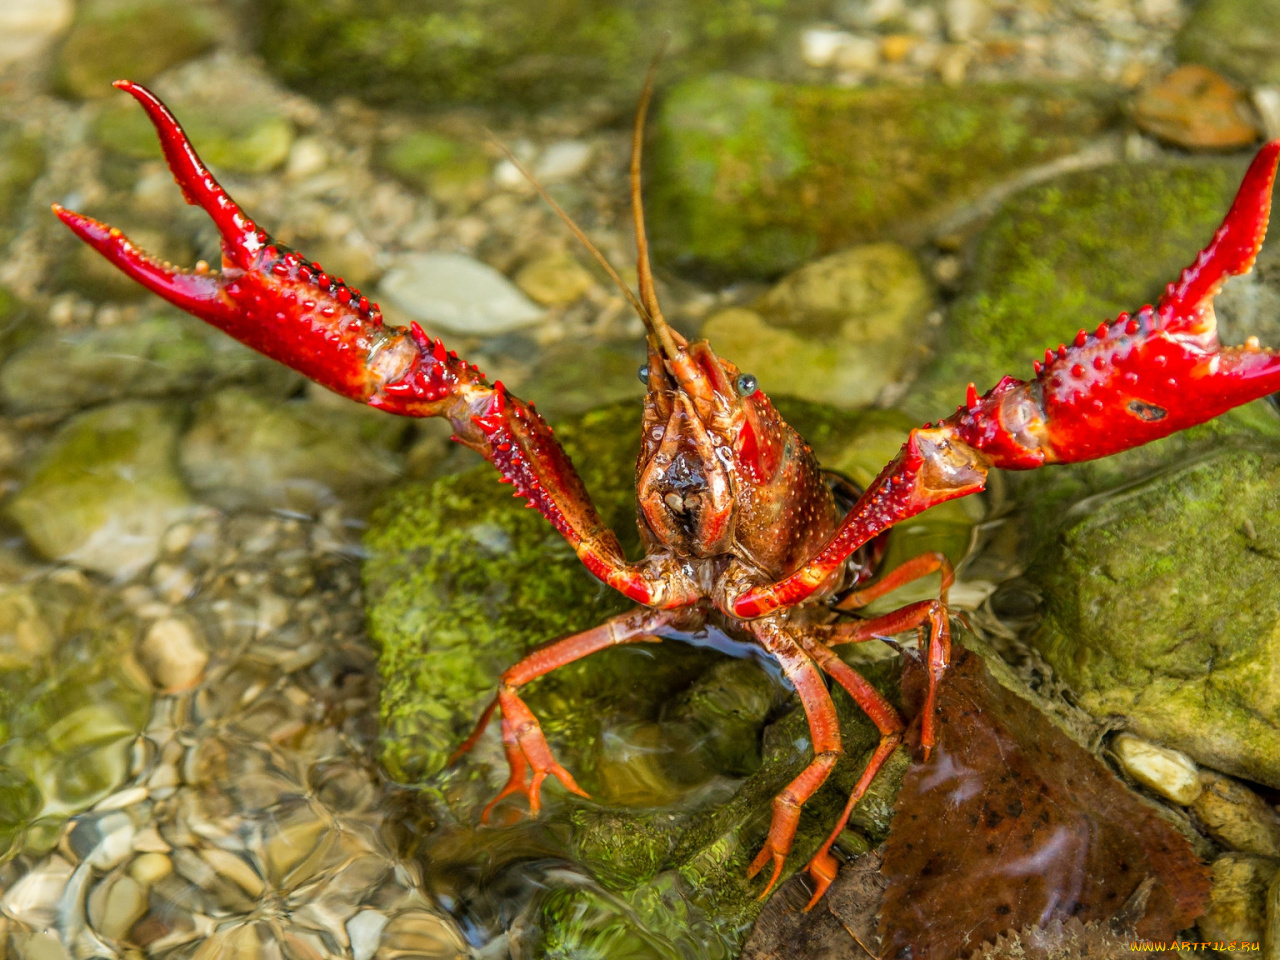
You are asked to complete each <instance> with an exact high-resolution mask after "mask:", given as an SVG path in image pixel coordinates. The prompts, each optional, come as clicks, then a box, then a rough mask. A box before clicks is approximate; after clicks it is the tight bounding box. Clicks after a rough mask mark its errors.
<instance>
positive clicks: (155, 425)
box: [8, 401, 191, 579]
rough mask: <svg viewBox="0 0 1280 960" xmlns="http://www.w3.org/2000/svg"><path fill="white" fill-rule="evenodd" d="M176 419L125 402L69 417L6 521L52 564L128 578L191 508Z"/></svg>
mask: <svg viewBox="0 0 1280 960" xmlns="http://www.w3.org/2000/svg"><path fill="white" fill-rule="evenodd" d="M176 414H177V411H175V410H173V409H172V408H171V407H164V406H160V405H158V404H151V403H143V402H140V401H124V402H122V403H116V404H112V405H110V406H106V407H99V408H97V409H94V410H90V411H88V412H85V413H82V414H78V415H77V416H75V417H73V418H71V419H70V420H68V421H67V422H66V423H64V424H63V425H62V426H61V427H60V428H59V429H58V430H57V432H56V433H55V434H54V435H53V438H52V439H51V440H50V441H49V444H48V446H46V447H45V449H44V451H43V453H42V454H41V455H40V457H39V459H38V460H37V462H36V463H35V465H34V469H33V470H32V473H31V474H30V476H29V477H28V478H27V480H26V482H25V483H24V484H23V486H22V489H21V490H20V491H19V492H18V494H17V496H16V497H14V498H13V500H12V501H11V502H10V504H9V507H8V513H9V516H10V517H11V518H12V519H13V520H14V521H16V522H17V524H18V525H19V526H20V527H21V528H22V531H23V533H25V534H26V536H27V538H28V539H29V540H30V542H31V544H32V546H34V547H35V548H36V550H38V551H39V552H40V553H41V554H42V555H43V556H45V557H47V558H48V559H50V560H61V561H65V562H69V563H73V564H76V565H77V566H82V567H85V568H86V569H89V570H93V571H95V572H98V573H102V574H104V575H106V576H109V577H117V578H120V579H127V578H128V577H131V576H132V575H133V574H134V573H136V572H137V571H138V570H140V569H141V568H143V567H145V566H146V565H148V564H149V563H151V561H152V560H154V559H155V557H156V554H157V553H158V551H159V548H160V538H161V537H162V536H164V532H165V530H167V529H168V528H169V526H170V525H171V524H173V523H175V522H176V521H178V520H179V519H181V518H182V517H183V516H184V515H185V514H186V513H187V511H188V510H189V509H190V507H191V500H190V497H189V496H188V494H187V492H186V490H185V488H184V487H183V485H182V480H181V479H180V477H179V476H178V473H177V470H176V469H175V464H174V459H175V458H174V454H175V450H176V441H177V422H176V420H177V416H176Z"/></svg>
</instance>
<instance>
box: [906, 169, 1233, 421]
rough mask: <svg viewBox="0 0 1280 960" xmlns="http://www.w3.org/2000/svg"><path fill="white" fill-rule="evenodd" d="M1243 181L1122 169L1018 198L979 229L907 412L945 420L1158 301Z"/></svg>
mask: <svg viewBox="0 0 1280 960" xmlns="http://www.w3.org/2000/svg"><path fill="white" fill-rule="evenodd" d="M1243 172H1244V166H1243V164H1240V163H1237V162H1226V161H1220V162H1213V163H1198V164H1169V165H1163V164H1161V165H1150V166H1131V165H1118V166H1114V167H1107V168H1104V169H1100V170H1092V171H1086V172H1081V173H1075V174H1071V175H1069V176H1065V177H1061V178H1059V179H1056V180H1054V181H1052V182H1050V183H1046V184H1042V185H1040V186H1036V187H1032V188H1031V189H1029V190H1026V191H1023V192H1022V193H1019V194H1018V195H1016V196H1015V197H1013V198H1012V199H1011V200H1009V201H1008V203H1006V204H1005V206H1004V208H1003V209H1002V210H1001V211H1000V213H999V214H998V215H997V216H996V217H995V218H994V219H993V220H992V222H991V223H990V224H989V225H988V226H987V227H986V229H985V230H984V232H983V234H982V236H981V237H980V239H979V241H978V248H977V253H976V257H975V264H974V268H973V271H972V274H971V276H970V278H969V280H968V282H967V284H966V289H965V291H964V292H963V294H962V295H961V297H960V298H959V300H958V301H957V302H956V303H955V304H954V305H953V306H952V308H951V312H950V316H949V317H948V319H947V324H946V326H945V328H944V333H943V335H942V336H941V337H940V338H939V342H938V346H937V355H936V357H935V359H934V360H933V361H932V362H931V363H930V365H929V366H928V367H927V368H926V370H925V371H924V373H923V374H922V376H921V378H920V380H919V381H918V383H917V384H916V385H915V387H914V388H913V389H912V391H911V393H910V394H909V395H908V397H907V399H906V400H905V401H904V406H905V408H906V409H907V410H908V411H909V412H910V413H911V414H912V415H913V416H917V417H919V418H921V419H923V420H935V419H938V418H939V417H944V416H947V415H948V414H950V413H952V412H953V411H954V410H955V408H956V404H958V403H959V402H960V401H961V400H962V399H963V398H964V391H965V385H966V384H967V383H968V382H969V381H973V382H974V383H976V385H977V387H978V390H979V391H980V392H985V391H986V390H988V389H990V388H991V387H993V386H994V385H995V384H996V382H997V381H998V380H999V379H1000V378H1001V377H1002V376H1005V375H1006V374H1007V375H1011V376H1015V377H1020V378H1024V379H1025V378H1029V377H1030V376H1032V369H1031V363H1032V361H1033V360H1037V359H1043V357H1044V351H1045V349H1046V348H1051V347H1057V346H1058V344H1060V343H1063V342H1066V341H1070V340H1071V338H1072V337H1074V336H1075V334H1076V331H1077V330H1080V329H1081V328H1082V327H1083V328H1086V329H1089V330H1093V329H1095V328H1096V327H1097V326H1098V323H1099V322H1101V321H1103V320H1111V319H1113V318H1114V317H1115V316H1116V315H1117V314H1118V313H1120V311H1122V310H1130V311H1132V310H1135V309H1137V308H1138V307H1141V306H1142V305H1143V303H1150V302H1154V301H1155V300H1156V299H1157V298H1158V297H1159V296H1160V294H1161V293H1162V292H1163V290H1164V286H1165V284H1167V283H1169V282H1171V281H1172V280H1174V279H1175V278H1176V277H1177V276H1178V273H1179V271H1180V270H1181V269H1182V268H1183V267H1185V266H1186V265H1187V264H1189V263H1190V262H1191V261H1192V260H1193V259H1194V258H1195V255H1196V252H1197V251H1198V250H1199V249H1200V248H1201V247H1203V246H1204V245H1205V244H1206V243H1208V242H1209V240H1210V239H1211V238H1212V237H1213V231H1214V230H1215V229H1216V228H1217V226H1218V223H1219V222H1220V221H1221V219H1222V217H1223V215H1224V214H1225V213H1226V211H1227V208H1228V207H1229V206H1230V204H1231V199H1232V197H1233V196H1234V195H1235V191H1236V188H1237V187H1238V186H1239V183H1240V177H1241V175H1242V174H1243Z"/></svg>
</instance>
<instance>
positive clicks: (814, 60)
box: [800, 27, 854, 67]
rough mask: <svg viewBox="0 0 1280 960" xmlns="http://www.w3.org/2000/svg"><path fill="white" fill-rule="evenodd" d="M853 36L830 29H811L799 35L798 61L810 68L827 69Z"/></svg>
mask: <svg viewBox="0 0 1280 960" xmlns="http://www.w3.org/2000/svg"><path fill="white" fill-rule="evenodd" d="M853 39H854V35H853V34H852V33H849V32H848V31H847V30H835V29H832V28H831V27H811V28H809V29H808V30H805V31H804V32H802V33H801V34H800V59H801V60H803V61H804V62H805V63H806V64H808V65H809V66H811V67H829V66H831V64H832V63H834V62H835V59H836V53H837V52H838V51H839V50H840V48H841V47H843V46H844V45H845V44H846V43H848V42H849V41H850V40H853Z"/></svg>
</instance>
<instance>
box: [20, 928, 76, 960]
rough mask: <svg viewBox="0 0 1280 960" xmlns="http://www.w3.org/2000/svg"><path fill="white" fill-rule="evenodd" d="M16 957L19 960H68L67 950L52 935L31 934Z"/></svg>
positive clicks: (55, 936)
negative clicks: (19, 959)
mask: <svg viewBox="0 0 1280 960" xmlns="http://www.w3.org/2000/svg"><path fill="white" fill-rule="evenodd" d="M18 956H19V957H20V958H21V960H70V955H69V954H68V953H67V948H66V947H64V946H63V945H62V941H61V940H59V939H58V937H57V935H56V934H53V933H36V934H32V935H31V936H30V937H29V938H28V939H27V941H26V943H23V944H22V948H21V952H20V953H19V954H18Z"/></svg>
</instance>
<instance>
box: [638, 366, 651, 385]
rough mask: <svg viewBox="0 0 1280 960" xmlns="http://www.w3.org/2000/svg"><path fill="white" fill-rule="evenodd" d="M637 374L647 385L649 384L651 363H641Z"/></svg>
mask: <svg viewBox="0 0 1280 960" xmlns="http://www.w3.org/2000/svg"><path fill="white" fill-rule="evenodd" d="M636 376H638V377H639V378H640V382H641V383H643V384H644V385H645V386H646V387H647V386H648V385H649V365H648V364H647V363H643V364H641V365H640V369H639V370H637V371H636Z"/></svg>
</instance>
